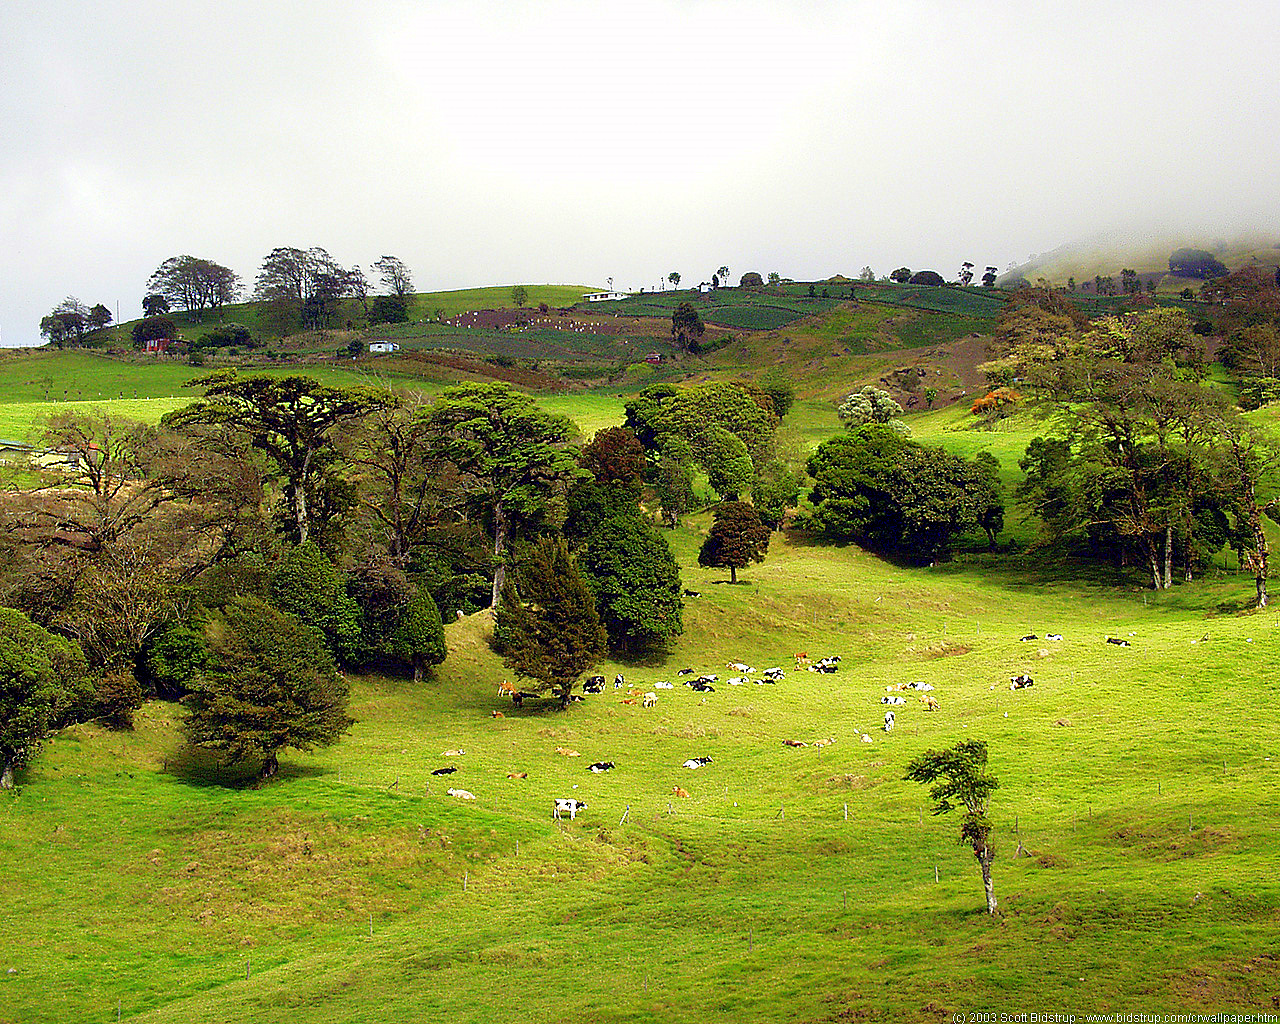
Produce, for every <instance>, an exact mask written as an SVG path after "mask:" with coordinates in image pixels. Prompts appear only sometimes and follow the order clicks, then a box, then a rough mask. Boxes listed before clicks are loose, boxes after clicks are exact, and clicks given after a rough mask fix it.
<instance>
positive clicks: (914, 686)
mask: <svg viewBox="0 0 1280 1024" xmlns="http://www.w3.org/2000/svg"><path fill="white" fill-rule="evenodd" d="M907 689H909V690H920V691H921V692H922V693H928V692H929V691H930V690H932V689H933V684H932V683H907Z"/></svg>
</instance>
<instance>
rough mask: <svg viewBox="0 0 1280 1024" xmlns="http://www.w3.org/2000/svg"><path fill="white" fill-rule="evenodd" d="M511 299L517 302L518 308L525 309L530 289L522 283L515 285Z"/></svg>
mask: <svg viewBox="0 0 1280 1024" xmlns="http://www.w3.org/2000/svg"><path fill="white" fill-rule="evenodd" d="M511 301H512V302H514V303H515V304H516V308H517V309H523V308H524V304H525V303H526V302H528V301H529V289H528V288H526V287H525V286H524V285H522V284H518V285H515V286H514V287H512V289H511Z"/></svg>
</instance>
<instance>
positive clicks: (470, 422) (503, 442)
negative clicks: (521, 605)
mask: <svg viewBox="0 0 1280 1024" xmlns="http://www.w3.org/2000/svg"><path fill="white" fill-rule="evenodd" d="M427 427H428V430H427V434H426V438H427V440H428V442H429V443H432V444H434V445H435V446H436V448H437V451H438V452H439V454H440V456H441V457H442V458H443V459H445V460H447V461H448V462H450V463H451V464H452V465H453V466H454V467H455V468H456V469H457V471H458V473H459V474H460V481H459V487H460V488H463V489H467V490H469V491H470V493H471V495H472V496H473V497H474V498H475V499H476V501H477V502H478V504H479V505H480V506H481V507H482V510H483V511H484V512H485V513H487V515H488V516H489V518H490V521H491V522H492V529H493V534H492V535H493V593H492V602H491V607H497V605H498V604H499V603H500V602H501V596H502V584H503V578H504V576H505V575H506V556H507V548H508V546H509V544H510V543H511V535H512V532H513V529H515V528H517V527H519V525H520V524H521V523H523V522H525V521H528V520H530V519H532V518H533V517H535V516H537V515H538V514H540V513H542V512H544V511H545V510H546V508H547V505H548V503H549V502H550V501H551V499H552V498H554V497H557V496H562V495H563V494H564V492H565V491H566V490H567V489H568V487H569V484H570V483H571V482H572V481H573V480H574V479H575V478H576V477H578V476H580V475H582V472H583V471H582V470H580V469H579V468H578V466H577V462H576V458H575V455H576V453H575V452H574V451H573V450H572V449H571V448H570V447H569V439H570V438H571V437H572V436H573V434H574V427H573V424H572V423H570V422H569V421H568V420H567V419H565V418H564V417H562V416H553V415H551V414H550V413H547V412H544V411H543V410H541V409H539V408H538V406H537V405H536V403H535V402H534V401H533V399H532V398H530V397H529V396H528V395H523V394H521V393H520V392H518V391H515V390H513V389H512V388H511V387H510V386H509V385H507V384H489V383H484V384H479V383H477V384H460V385H458V386H456V387H452V388H446V389H445V390H444V391H443V392H441V394H440V398H439V400H438V401H437V402H436V405H435V407H434V408H433V409H432V410H431V412H430V413H429V415H428V417H427Z"/></svg>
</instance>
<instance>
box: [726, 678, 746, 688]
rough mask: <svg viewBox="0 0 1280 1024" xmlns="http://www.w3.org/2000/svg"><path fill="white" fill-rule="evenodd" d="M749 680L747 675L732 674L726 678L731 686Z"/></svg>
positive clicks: (739, 684)
mask: <svg viewBox="0 0 1280 1024" xmlns="http://www.w3.org/2000/svg"><path fill="white" fill-rule="evenodd" d="M746 681H747V678H746V676H730V677H729V678H728V679H726V680H725V682H726V683H728V684H729V685H730V686H741V685H742V684H743V683H745V682H746Z"/></svg>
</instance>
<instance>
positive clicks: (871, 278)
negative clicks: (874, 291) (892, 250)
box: [858, 266, 876, 284]
mask: <svg viewBox="0 0 1280 1024" xmlns="http://www.w3.org/2000/svg"><path fill="white" fill-rule="evenodd" d="M858 280H859V281H861V282H862V283H863V284H875V281H876V272H875V271H874V270H872V269H871V267H870V266H866V267H863V268H862V269H861V270H860V271H858Z"/></svg>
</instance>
